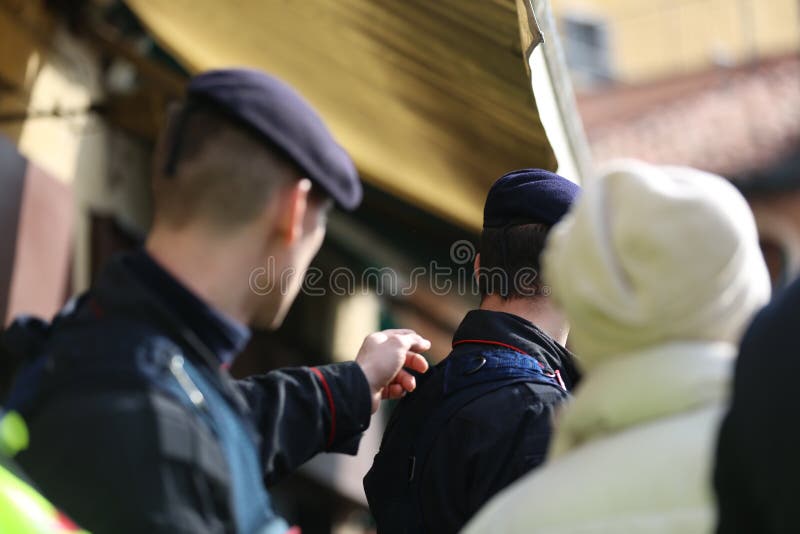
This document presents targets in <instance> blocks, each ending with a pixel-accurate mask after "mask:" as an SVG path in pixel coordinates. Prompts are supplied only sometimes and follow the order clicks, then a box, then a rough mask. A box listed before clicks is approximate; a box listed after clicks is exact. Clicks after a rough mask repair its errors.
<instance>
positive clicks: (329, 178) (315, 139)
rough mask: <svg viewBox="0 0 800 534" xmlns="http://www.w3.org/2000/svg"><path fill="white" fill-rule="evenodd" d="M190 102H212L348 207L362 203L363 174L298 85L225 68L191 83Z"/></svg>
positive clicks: (193, 79) (196, 77)
mask: <svg viewBox="0 0 800 534" xmlns="http://www.w3.org/2000/svg"><path fill="white" fill-rule="evenodd" d="M187 95H188V98H189V99H190V102H191V101H192V100H193V99H194V100H203V99H206V100H208V101H211V102H213V103H214V104H216V105H217V107H218V108H219V109H220V110H221V111H222V112H224V113H225V114H226V115H228V116H229V117H231V118H232V119H234V120H236V121H238V122H239V123H241V124H242V125H243V126H245V127H246V128H247V129H249V130H250V131H251V132H253V133H254V134H255V135H257V136H260V137H262V138H263V139H264V140H265V141H266V142H267V143H269V144H270V145H273V146H275V147H277V148H278V149H279V150H281V151H283V152H284V153H285V155H286V156H288V157H289V159H291V160H292V161H293V162H294V163H295V164H296V165H297V166H298V167H299V168H300V170H301V171H302V172H303V173H304V174H305V175H306V176H307V177H308V178H309V179H310V180H311V181H312V182H314V183H315V184H317V185H318V186H319V187H321V188H322V189H324V190H325V191H326V192H327V193H328V194H329V195H330V196H331V197H333V199H334V200H335V201H336V202H337V203H338V204H339V205H340V206H342V207H343V208H345V209H349V210H351V209H354V208H356V207H357V206H358V205H359V203H360V202H361V197H362V189H361V182H360V181H359V179H358V173H357V172H356V169H355V166H354V165H353V162H352V160H351V159H350V157H349V156H348V155H347V152H345V150H344V149H343V148H342V147H341V146H340V145H339V144H338V143H337V142H336V140H335V139H334V138H333V136H332V135H331V133H330V132H329V131H328V128H327V127H326V126H325V124H324V123H323V122H322V119H321V118H320V117H319V115H317V113H316V111H314V109H313V108H312V107H311V106H310V105H309V104H308V102H306V101H305V99H303V97H301V96H300V95H299V94H298V93H297V92H296V91H295V90H294V89H292V88H291V87H289V86H288V85H287V84H285V83H284V82H282V81H280V80H278V79H277V78H274V77H272V76H269V75H267V74H265V73H263V72H260V71H257V70H252V69H242V68H237V69H221V70H212V71H208V72H204V73H202V74H199V75H197V76H195V77H194V78H192V80H191V81H190V82H189V87H188V89H187Z"/></svg>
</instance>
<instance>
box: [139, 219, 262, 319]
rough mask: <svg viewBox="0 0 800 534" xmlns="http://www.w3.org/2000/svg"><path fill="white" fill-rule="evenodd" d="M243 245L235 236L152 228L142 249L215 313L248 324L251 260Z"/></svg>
mask: <svg viewBox="0 0 800 534" xmlns="http://www.w3.org/2000/svg"><path fill="white" fill-rule="evenodd" d="M245 245H246V244H245V243H240V242H239V240H237V239H236V237H235V236H234V237H230V238H228V239H220V240H215V239H213V238H209V237H208V236H207V235H206V236H205V237H204V238H202V239H200V238H199V237H198V236H197V235H196V233H195V232H191V231H172V230H167V229H158V228H156V229H154V230H153V232H151V234H150V235H149V236H148V238H147V242H146V243H145V250H146V251H147V253H148V254H150V256H151V257H152V258H153V259H154V260H155V261H156V262H157V263H158V264H159V265H161V266H162V267H163V268H164V269H166V270H167V272H169V273H170V274H171V275H172V276H173V277H174V278H175V279H176V280H178V281H179V282H180V283H181V284H183V285H184V286H185V287H186V288H187V289H189V290H190V291H191V292H192V293H194V294H195V295H196V296H197V297H199V298H200V299H201V300H203V301H204V302H206V304H208V305H209V306H211V307H213V308H214V309H216V310H217V311H219V312H222V313H224V314H226V315H228V316H229V317H231V318H232V319H235V320H236V321H239V322H240V323H242V324H249V323H250V321H251V319H252V312H251V310H250V309H249V303H250V301H251V299H252V294H251V293H252V292H251V290H250V287H249V277H250V273H251V271H252V269H253V267H252V265H251V263H254V264H255V263H256V262H257V261H258V260H257V259H256V258H257V255H256V256H254V258H253V259H250V258H249V257H245V256H243V254H242V251H243V250H244V251H246V246H245ZM247 256H249V254H247Z"/></svg>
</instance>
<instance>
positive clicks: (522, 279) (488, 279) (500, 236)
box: [477, 223, 550, 299]
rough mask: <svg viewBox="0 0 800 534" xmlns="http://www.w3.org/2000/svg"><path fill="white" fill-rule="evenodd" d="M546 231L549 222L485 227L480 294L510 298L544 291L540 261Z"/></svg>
mask: <svg viewBox="0 0 800 534" xmlns="http://www.w3.org/2000/svg"><path fill="white" fill-rule="evenodd" d="M549 232H550V227H549V226H547V225H544V224H536V223H531V224H519V225H513V226H505V227H502V228H484V229H483V232H481V242H480V254H481V260H480V270H479V271H478V273H477V277H478V287H479V289H480V292H481V296H482V297H485V296H486V295H490V294H493V295H499V296H501V297H503V298H509V299H513V298H533V297H537V296H541V295H543V294H545V291H544V285H543V283H542V280H541V276H540V264H539V261H540V256H541V253H542V250H543V249H544V244H545V241H546V240H547V235H548V233H549Z"/></svg>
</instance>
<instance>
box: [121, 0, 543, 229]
mask: <svg viewBox="0 0 800 534" xmlns="http://www.w3.org/2000/svg"><path fill="white" fill-rule="evenodd" d="M127 3H128V4H129V6H130V7H131V8H132V9H133V10H134V12H135V13H136V14H137V15H138V16H139V18H140V19H141V20H142V21H143V23H144V24H145V25H146V26H147V27H148V28H149V30H150V31H151V32H152V34H153V35H154V37H155V38H156V39H157V40H158V41H159V43H160V44H161V45H162V46H164V47H165V48H166V49H167V50H168V51H170V52H171V53H172V54H173V55H174V57H175V58H176V59H177V60H178V61H179V62H181V63H182V64H183V65H184V66H185V67H186V68H187V69H189V70H190V71H192V72H197V71H201V70H205V69H208V68H215V67H222V66H236V65H246V66H253V67H259V68H262V69H264V70H266V71H268V72H270V73H272V74H275V75H277V76H279V77H281V78H282V79H284V80H286V81H287V82H289V83H290V84H292V85H293V86H294V87H296V88H297V89H298V90H299V91H300V92H301V93H303V95H305V96H306V98H308V99H309V100H310V101H311V103H312V104H313V105H314V106H315V107H316V108H317V109H318V110H319V111H320V112H321V114H322V116H323V117H324V119H325V120H326V122H327V123H328V124H329V126H330V127H331V129H332V130H333V132H334V134H335V135H336V136H337V138H338V139H339V140H340V141H341V143H342V144H343V145H344V146H345V148H346V149H347V150H348V151H349V152H350V154H351V155H352V156H353V159H354V160H355V162H356V165H357V166H358V167H359V169H360V171H361V173H362V176H363V178H364V179H365V180H366V181H368V182H370V183H372V184H374V185H375V186H377V187H379V188H382V189H384V190H386V191H388V192H390V193H392V194H394V195H396V196H398V197H400V198H402V199H405V200H406V201H409V202H412V203H414V204H416V205H419V206H421V207H423V208H424V209H426V210H430V211H431V212H433V213H435V214H437V215H439V216H442V217H444V218H446V219H449V220H451V221H454V222H456V223H458V224H461V225H463V226H465V227H466V228H469V229H473V230H475V229H477V228H479V227H480V224H481V216H482V207H483V200H484V196H485V194H486V191H487V190H488V188H489V186H490V185H491V183H492V182H493V181H494V180H495V179H496V178H498V177H499V176H500V175H501V174H503V173H504V172H506V171H508V170H511V169H514V168H518V167H530V166H537V167H543V168H549V169H554V168H555V167H556V161H555V157H554V156H553V152H552V150H551V148H550V145H549V143H548V141H547V137H546V135H545V133H544V130H543V128H542V125H541V123H540V121H539V117H538V114H537V111H536V106H535V103H534V101H533V96H532V91H531V87H530V81H529V80H528V79H527V78H526V73H525V65H524V62H523V58H522V52H521V50H520V44H519V41H520V38H519V27H518V18H517V13H516V9H515V3H514V1H513V0H437V1H435V2H432V1H430V0H402V1H401V0H235V1H234V0H232V1H228V2H220V1H219V0H170V1H168V2H165V1H163V0H127Z"/></svg>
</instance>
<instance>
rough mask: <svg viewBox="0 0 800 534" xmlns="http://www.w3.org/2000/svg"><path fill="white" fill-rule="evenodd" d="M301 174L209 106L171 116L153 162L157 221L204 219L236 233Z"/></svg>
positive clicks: (192, 105)
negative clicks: (277, 190) (287, 183)
mask: <svg viewBox="0 0 800 534" xmlns="http://www.w3.org/2000/svg"><path fill="white" fill-rule="evenodd" d="M300 176H301V173H300V171H299V169H298V168H297V167H296V165H295V164H294V163H293V162H292V161H290V160H289V159H288V158H287V157H286V156H285V154H284V153H283V152H282V151H279V150H278V149H277V148H275V147H274V146H271V145H270V144H269V143H268V142H267V141H266V140H264V139H261V138H258V137H256V136H255V135H254V134H253V133H252V132H250V131H249V130H248V129H247V128H246V127H244V126H243V125H241V124H240V123H238V122H237V121H235V120H233V119H231V118H230V117H228V116H227V115H226V114H225V113H224V112H223V111H221V110H220V109H219V108H217V107H215V106H213V105H211V104H210V103H201V102H195V101H189V102H182V103H180V104H179V105H177V106H175V107H174V108H173V109H171V110H170V112H169V116H168V118H167V123H166V126H165V128H164V130H163V131H162V133H161V137H160V139H159V143H158V146H157V148H156V157H155V159H154V177H153V190H154V204H155V216H156V220H157V221H158V220H160V221H163V222H165V223H167V224H171V225H178V226H179V225H183V224H185V223H187V222H189V221H191V220H193V219H196V218H198V217H202V218H204V219H206V220H208V221H209V222H212V223H215V224H217V225H220V226H225V227H231V226H235V225H237V224H240V223H243V222H247V221H250V220H252V218H253V217H254V216H255V215H256V214H257V213H259V211H260V210H261V209H263V207H264V205H265V204H266V203H267V201H268V199H269V196H270V194H272V193H273V191H274V190H275V188H276V187H277V186H279V185H282V184H284V183H286V182H287V181H288V180H289V179H291V178H295V179H296V178H299V177H300Z"/></svg>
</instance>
